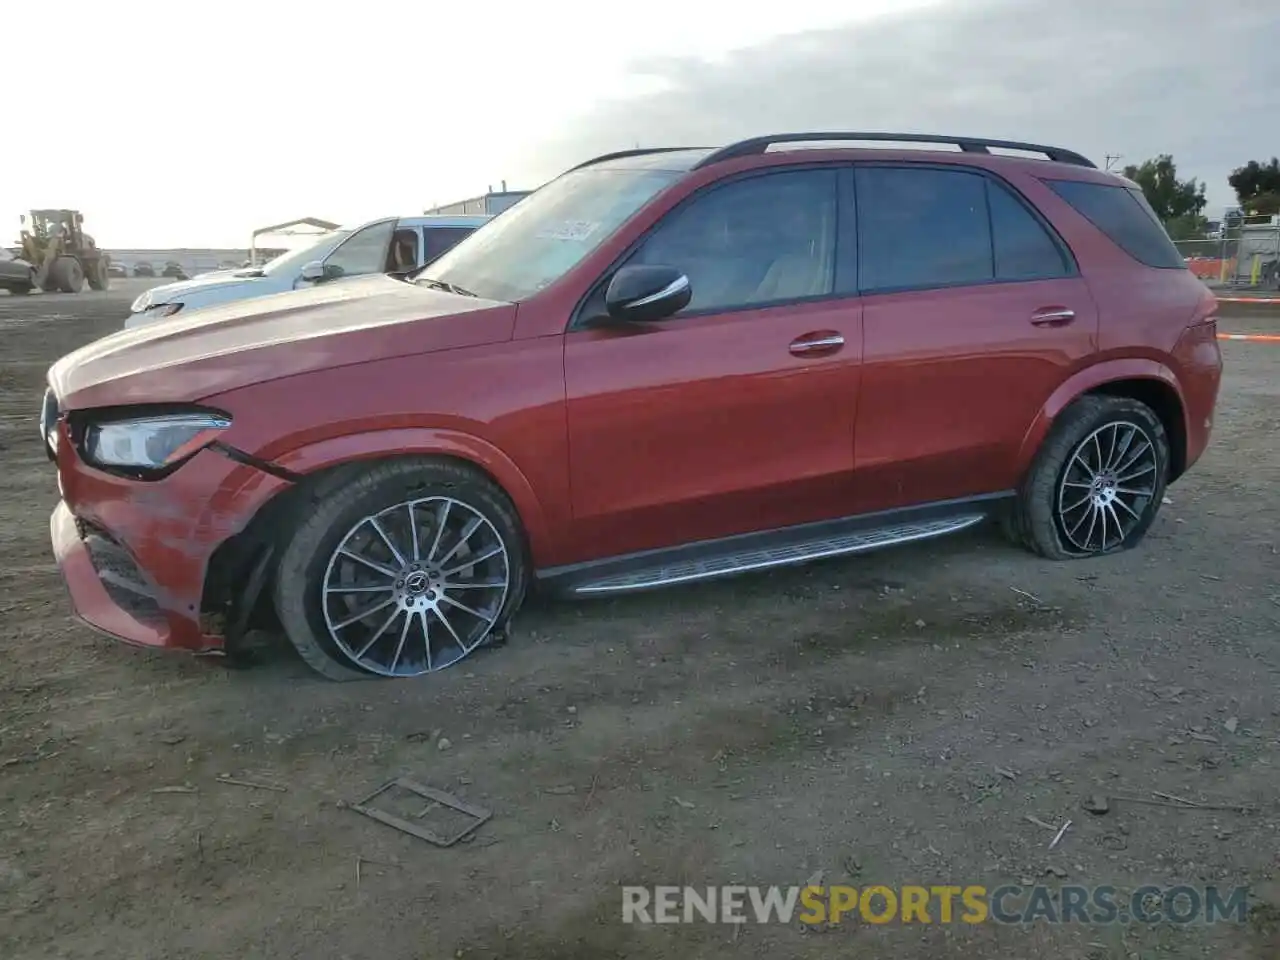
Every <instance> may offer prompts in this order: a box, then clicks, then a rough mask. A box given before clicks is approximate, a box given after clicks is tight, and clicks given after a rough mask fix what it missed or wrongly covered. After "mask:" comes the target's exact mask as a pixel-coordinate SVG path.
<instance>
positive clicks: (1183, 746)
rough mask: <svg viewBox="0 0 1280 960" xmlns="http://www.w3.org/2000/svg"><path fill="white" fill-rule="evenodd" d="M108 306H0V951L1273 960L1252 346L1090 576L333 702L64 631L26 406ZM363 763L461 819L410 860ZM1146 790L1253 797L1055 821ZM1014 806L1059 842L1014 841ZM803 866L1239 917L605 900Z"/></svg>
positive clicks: (905, 593)
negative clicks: (1209, 414)
mask: <svg viewBox="0 0 1280 960" xmlns="http://www.w3.org/2000/svg"><path fill="white" fill-rule="evenodd" d="M141 288H142V285H141V283H140V282H139V281H123V282H121V281H116V288H115V289H113V290H112V291H110V292H108V293H105V294H88V293H86V294H82V295H80V296H76V297H70V296H58V295H44V296H33V297H30V298H16V297H7V296H5V295H3V294H0V345H3V349H2V350H0V614H3V625H4V628H5V629H4V633H3V636H2V638H0V656H2V657H3V662H4V665H5V666H4V672H3V679H2V680H0V690H2V693H0V764H2V766H0V956H3V957H5V958H10V960H26V958H45V957H104V958H111V960H116V958H122V957H129V958H151V957H155V958H165V960H178V958H186V957H235V958H256V957H264V958H267V957H269V958H273V960H279V958H287V957H298V958H308V960H313V958H320V957H323V958H330V957H332V958H365V957H378V958H436V957H467V958H473V957H474V958H522V960H536V958H552V957H556V958H566V960H571V958H609V957H628V958H659V957H671V958H682V960H683V958H693V957H718V956H729V955H735V956H750V957H769V958H782V957H796V958H809V957H815V958H816V957H824V958H826V957H833V956H841V957H854V956H857V957H890V956H892V957H895V958H900V960H910V958H930V960H933V958H968V957H973V958H983V960H990V958H995V957H1026V956H1031V955H1037V956H1041V957H1045V958H1053V960H1080V958H1089V960H1120V958H1126V960H1130V958H1132V960H1147V958H1154V957H1161V958H1163V957H1209V956H1212V957H1215V958H1219V960H1232V958H1253V960H1261V958H1275V957H1277V956H1280V932H1278V929H1280V832H1278V831H1280V790H1278V789H1277V788H1278V787H1280V753H1278V752H1277V746H1278V745H1280V697H1278V695H1277V683H1278V682H1280V650H1278V649H1277V639H1278V638H1280V577H1278V576H1277V573H1280V494H1278V493H1277V489H1278V488H1277V482H1278V481H1280V346H1278V345H1275V344H1267V343H1225V344H1224V345H1223V350H1224V353H1225V356H1226V362H1227V373H1226V382H1225V386H1224V393H1223V397H1222V401H1221V406H1220V410H1219V419H1218V422H1217V426H1216V432H1215V436H1214V439H1213V443H1212V446H1211V449H1210V451H1209V452H1208V454H1207V455H1206V457H1205V458H1204V459H1203V460H1202V461H1201V463H1200V464H1199V465H1198V466H1197V467H1196V468H1195V470H1194V471H1193V472H1192V473H1191V474H1190V475H1189V476H1188V477H1186V478H1185V479H1184V480H1182V481H1180V482H1179V483H1177V484H1175V485H1174V486H1173V487H1172V488H1171V489H1170V491H1169V500H1170V501H1171V502H1170V503H1169V504H1168V505H1167V506H1165V508H1164V510H1163V512H1162V514H1161V516H1160V518H1159V519H1158V521H1157V523H1156V525H1155V526H1154V527H1153V529H1152V531H1151V533H1150V535H1149V537H1148V539H1147V541H1146V543H1145V544H1144V545H1143V546H1142V547H1141V548H1140V549H1137V550H1135V551H1131V552H1129V553H1128V554H1126V555H1123V556H1118V557H1115V558H1110V559H1106V560H1100V561H1092V562H1081V563H1065V564H1057V563H1051V562H1047V561H1040V560H1037V559H1036V558H1034V557H1032V556H1030V555H1028V554H1025V553H1022V552H1020V551H1019V550H1016V549H1014V548H1012V547H1009V546H1006V545H1004V543H1003V542H1002V541H1001V540H1000V539H999V537H998V536H997V535H995V534H994V533H993V532H991V531H986V530H984V531H982V532H978V533H974V534H972V535H964V536H960V537H956V538H953V539H950V540H945V541H938V542H935V543H932V544H926V545H919V546H916V547H908V548H900V549H896V550H892V551H886V552H881V553H876V554H870V555H865V556H862V557H859V558H855V559H850V560H844V561H838V562H830V563H824V564H821V565H817V566H813V567H809V568H807V569H793V570H790V571H786V572H780V573H775V574H772V575H764V576H754V577H749V578H745V579H738V580H734V581H726V582H722V583H719V584H714V585H703V586H698V587H689V588H684V589H675V590H670V591H667V592H665V593H661V594H650V595H646V596H643V597H635V598H630V599H619V600H614V601H594V602H591V603H581V604H564V605H541V606H536V607H534V608H532V609H529V610H528V611H527V613H526V615H524V616H523V617H522V619H521V620H520V621H519V622H518V624H517V635H516V637H515V638H514V639H513V641H512V643H511V644H510V645H509V646H508V647H506V648H505V649H500V650H497V651H492V652H487V653H484V654H482V655H477V656H475V657H473V658H472V659H471V660H469V661H467V662H466V663H465V664H463V665H460V666H459V667H457V668H456V669H454V670H452V671H449V672H447V673H445V674H442V675H440V676H438V677H435V678H431V679H429V680H427V681H425V682H406V683H390V682H386V681H372V682H369V683H357V684H333V683H329V682H326V681H324V680H322V679H320V678H318V677H316V676H314V675H313V674H311V673H310V671H309V670H308V669H306V668H305V667H304V666H303V665H302V664H301V662H300V661H299V660H298V659H297V658H296V657H295V656H293V655H292V654H291V653H290V652H288V651H287V650H286V649H284V648H282V647H280V646H279V645H276V646H272V647H269V648H268V649H267V651H266V655H265V660H264V662H263V663H262V664H260V665H258V666H255V667H253V668H251V669H248V670H230V669H227V668H226V667H223V666H219V665H217V664H216V663H211V662H209V661H202V660H196V659H193V658H189V657H187V656H185V655H172V654H154V653H149V652H146V651H140V650H137V649H132V648H128V647H125V646H123V645H120V644H117V643H114V642H112V641H109V640H107V639H104V638H101V637H98V636H96V635H95V634H93V633H91V632H89V631H88V630H86V629H83V628H81V627H79V626H77V625H75V624H74V623H73V622H72V621H71V619H70V618H69V616H68V604H67V600H66V597H65V595H64V593H63V589H62V586H61V584H60V582H59V579H58V576H57V573H56V571H55V568H54V566H53V564H52V562H51V555H50V551H49V545H48V530H47V522H46V521H47V515H48V512H49V510H50V509H51V508H52V506H53V504H54V500H55V497H56V493H55V486H54V475H53V471H52V468H51V466H50V464H49V463H48V462H47V461H46V460H45V458H44V455H43V453H42V451H41V448H40V444H39V439H38V436H37V430H36V420H35V417H36V414H37V409H38V401H39V395H40V391H41V389H42V386H43V381H44V376H45V371H46V369H47V367H48V365H49V364H50V363H51V362H52V361H53V360H54V359H56V358H57V357H58V356H59V355H61V354H63V353H65V352H66V351H68V350H70V349H72V348H74V347H76V346H78V345H80V344H83V343H85V342H87V341H89V340H90V339H92V338H94V337H97V336H101V335H104V334H106V333H109V332H111V331H112V330H114V329H116V328H117V327H118V326H119V324H120V322H121V321H122V320H123V317H124V315H125V313H126V311H127V304H128V302H129V300H130V299H131V298H132V297H133V296H134V295H135V294H136V293H137V291H138V290H139V289H141ZM1223 329H1224V330H1226V331H1244V332H1248V331H1257V332H1273V333H1275V332H1280V309H1275V308H1266V307H1250V308H1232V309H1231V310H1230V311H1226V312H1224V322H1223ZM446 740H447V741H448V744H447V745H446V743H445V741H446ZM446 746H447V749H446ZM223 775H230V776H231V777H233V778H237V779H243V780H252V781H258V782H270V783H273V784H278V785H283V786H284V787H285V788H286V789H284V790H264V789H254V788H248V787H244V786H240V785H236V784H229V783H224V782H221V781H219V780H218V779H217V778H218V777H220V776H223ZM396 776H410V777H413V778H415V779H417V780H419V781H422V782H425V783H428V784H431V785H434V786H437V787H439V788H441V789H445V790H449V791H452V792H454V793H455V794H457V795H459V796H463V797H465V798H467V799H469V800H471V801H473V802H475V803H478V804H482V805H484V806H487V807H489V808H491V809H492V810H493V811H494V814H493V819H492V820H491V821H490V822H489V823H487V824H485V825H484V826H482V827H481V828H480V829H479V830H478V832H477V833H476V834H475V836H474V839H473V840H472V841H471V842H467V843H460V844H458V845H456V846H454V847H451V848H448V849H441V848H437V847H434V846H431V845H429V844H427V843H424V842H423V841H421V840H419V839H416V838H413V837H410V836H407V835H404V834H401V833H399V832H397V831H395V830H393V829H391V828H389V827H387V826H384V825H382V824H379V823H376V822H374V821H372V820H370V819H367V818H365V817H362V816H360V815H359V814H358V813H356V812H354V811H352V810H350V809H348V808H346V807H345V804H346V803H349V802H351V801H355V800H358V799H360V798H361V797H363V796H364V795H366V794H368V793H369V792H371V791H372V790H373V789H374V788H376V787H377V786H379V785H381V784H382V783H383V782H385V781H387V780H388V779H390V778H392V777H396ZM173 788H178V789H177V790H175V789H173ZM1152 791H1163V792H1165V793H1168V794H1174V795H1177V796H1181V797H1189V798H1192V799H1194V800H1198V801H1202V802H1206V803H1217V804H1240V805H1251V806H1252V807H1253V808H1254V809H1253V810H1252V811H1246V812H1243V813H1240V812H1231V811H1225V810H1192V809H1185V808H1184V809H1175V808H1173V807H1168V806H1156V805H1136V804H1133V803H1128V802H1124V801H1121V800H1116V799H1112V800H1111V802H1110V812H1109V813H1107V814H1105V815H1101V816H1095V815H1093V814H1090V813H1088V812H1086V811H1085V810H1083V809H1082V801H1083V800H1084V799H1085V798H1086V797H1088V796H1089V795H1091V794H1104V795H1107V796H1111V797H1115V796H1116V795H1119V794H1127V795H1131V796H1140V797H1147V798H1151V797H1152ZM1028 816H1032V817H1035V818H1038V819H1039V820H1041V821H1043V822H1044V823H1045V824H1048V825H1049V826H1050V827H1056V826H1057V825H1059V824H1061V823H1062V822H1063V821H1065V820H1068V819H1069V820H1071V821H1073V824H1072V826H1071V828H1070V829H1069V830H1068V831H1067V832H1066V834H1065V835H1064V837H1063V839H1062V841H1061V842H1060V843H1059V845H1058V846H1057V847H1056V848H1055V849H1053V850H1052V851H1050V850H1049V849H1048V847H1049V842H1050V841H1051V840H1052V839H1053V836H1054V830H1053V829H1047V828H1046V827H1045V826H1042V825H1036V824H1035V823H1033V822H1031V821H1030V820H1029V819H1028ZM818 871H824V879H825V882H826V883H828V884H834V883H849V884H853V885H856V886H865V885H870V884H887V885H890V886H893V885H896V884H904V883H924V884H956V885H967V884H985V885H987V886H988V887H994V886H996V885H998V884H999V883H1002V882H1013V883H1018V882H1020V881H1026V880H1031V879H1038V880H1041V881H1043V882H1047V883H1051V884H1056V883H1059V882H1071V883H1082V884H1089V885H1092V884H1114V885H1116V886H1118V887H1120V888H1122V889H1131V888H1133V887H1136V886H1138V885H1140V884H1143V883H1154V884H1159V885H1163V886H1169V885H1171V884H1173V883H1176V882H1186V883H1190V884H1218V885H1220V886H1226V887H1230V886H1235V885H1237V884H1249V885H1250V897H1251V901H1250V902H1251V903H1252V904H1253V909H1252V911H1251V913H1250V916H1249V919H1248V921H1247V922H1246V923H1244V924H1235V923H1227V924H1217V925H1214V926H1204V925H1190V926H1183V927H1179V926H1177V925H1171V924H1162V925H1158V926H1154V927H1146V926H1142V925H1139V924H1130V925H1127V926H1109V927H1100V926H1082V925H1079V924H1075V925H1065V926H1050V925H1046V924H1044V923H1039V924H1034V925H1031V926H1027V927H1008V926H1000V925H997V924H981V925H977V926H970V925H965V924H952V925H941V924H936V925H932V926H924V925H906V926H904V925H901V924H898V923H892V924H888V925H885V926H868V925H865V924H859V923H845V924H841V925H840V926H838V927H834V928H830V929H822V928H817V929H815V928H807V927H804V926H803V925H802V924H800V923H798V922H797V923H792V924H790V925H758V924H748V925H746V926H745V927H743V928H741V929H739V930H737V932H736V935H735V931H734V929H732V928H730V927H728V926H720V925H708V924H704V923H694V924H688V925H686V924H677V925H674V926H647V927H645V926H636V925H624V924H623V923H622V922H621V893H620V891H619V885H620V884H625V883H639V884H677V885H681V884H691V885H705V884H728V883H735V882H737V883H747V884H799V883H803V882H804V881H805V880H806V879H807V878H810V877H812V876H813V875H814V874H815V873H817V872H818ZM1046 871H1051V872H1048V873H1047V872H1046ZM1052 871H1056V873H1055V872H1052ZM1064 876H1065V878H1066V880H1065V881H1063V877H1064Z"/></svg>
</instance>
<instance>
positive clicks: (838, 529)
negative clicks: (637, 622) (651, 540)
mask: <svg viewBox="0 0 1280 960" xmlns="http://www.w3.org/2000/svg"><path fill="white" fill-rule="evenodd" d="M1015 496H1016V493H1015V492H1014V491H1012V490H1008V491H1002V492H1000V493H992V494H984V495H982V496H978V497H965V498H963V499H959V500H944V501H941V502H938V503H930V504H925V505H923V506H919V507H908V508H903V509H898V510H885V511H881V512H878V513H868V514H861V515H858V516H853V517H842V518H840V519H838V520H823V521H820V522H818V523H806V524H801V525H799V526H794V527H783V528H782V529H780V530H767V531H763V532H760V533H747V534H740V535H738V536H733V537H725V538H722V539H719V540H701V541H698V542H696V543H688V544H683V545H681V546H678V547H668V548H662V549H658V550H646V551H644V552H642V553H632V554H626V555H624V556H620V557H609V558H606V559H604V560H591V561H587V562H585V563H575V564H569V565H566V566H561V567H548V568H547V569H545V570H539V571H537V573H536V574H535V577H536V581H537V585H538V588H539V590H540V591H543V590H544V591H546V592H548V593H553V594H560V595H567V596H572V597H593V596H612V595H615V594H620V593H634V592H638V591H641V590H655V589H659V588H662V587H669V586H674V585H676V584H681V583H694V582H697V581H701V580H713V579H718V578H720V577H729V576H735V575H737V574H741V573H749V572H751V571H755V570H769V569H772V568H774V567H784V566H791V565H793V564H800V563H808V562H809V561H811V560H819V559H823V558H825V557H839V556H845V555H847V554H853V553H864V552H866V551H869V550H878V549H881V548H882V547H891V546H896V545H897V544H902V543H911V542H913V541H915V540H928V539H931V538H933V537H941V536H945V535H946V534H949V533H958V532H959V531H961V530H965V529H968V528H969V527H972V526H975V525H976V524H979V523H981V522H982V521H984V520H986V519H988V518H989V517H991V516H993V515H994V514H995V512H996V510H997V509H999V507H1000V506H1001V505H1003V504H1004V503H1006V502H1008V501H1009V500H1010V499H1012V498H1013V497H1015Z"/></svg>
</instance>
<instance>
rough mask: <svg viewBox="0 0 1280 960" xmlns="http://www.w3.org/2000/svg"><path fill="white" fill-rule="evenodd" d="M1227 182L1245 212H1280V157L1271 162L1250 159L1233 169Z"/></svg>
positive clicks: (1273, 158)
mask: <svg viewBox="0 0 1280 960" xmlns="http://www.w3.org/2000/svg"><path fill="white" fill-rule="evenodd" d="M1227 183H1229V184H1231V189H1232V190H1234V191H1235V192H1236V199H1238V200H1239V201H1240V206H1241V207H1242V208H1243V209H1244V211H1245V213H1250V214H1253V213H1259V214H1271V213H1280V159H1277V158H1276V157H1272V158H1271V162H1270V163H1259V162H1258V161H1257V160H1250V161H1249V162H1248V163H1246V164H1245V165H1244V166H1243V167H1236V169H1234V170H1232V171H1231V176H1229V177H1227Z"/></svg>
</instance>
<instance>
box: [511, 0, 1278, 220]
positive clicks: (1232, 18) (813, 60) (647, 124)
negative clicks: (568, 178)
mask: <svg viewBox="0 0 1280 960" xmlns="http://www.w3.org/2000/svg"><path fill="white" fill-rule="evenodd" d="M1277 49H1280V6H1277V5H1276V4H1275V0H1236V2H1234V3H1232V4H1229V5H1227V6H1222V5H1218V4H1212V3H1210V2H1208V0H1070V2H1063V0H955V2H947V3H940V4H938V5H936V6H934V7H931V8H927V9H924V10H917V11H914V12H911V13H907V14H904V15H898V16H890V17H885V18H881V19H879V20H875V21H871V22H863V23H859V24H856V25H851V26H848V27H841V28H836V29H828V30H820V31H810V32H806V33H799V34H793V35H788V36H782V37H778V38H776V39H773V40H770V41H768V42H766V43H763V44H760V45H758V46H754V47H751V48H747V49H741V50H738V51H736V52H734V53H732V54H730V55H728V56H726V57H723V58H720V59H717V60H716V61H707V60H701V59H698V58H695V57H667V58H657V59H650V60H647V61H645V62H642V63H636V64H634V65H633V68H632V72H633V73H634V74H636V75H642V76H644V77H645V78H646V81H647V82H648V84H650V87H651V88H652V89H654V92H652V93H648V94H646V95H643V96H639V97H636V98H633V99H629V100H625V101H609V102H605V103H602V104H600V105H598V106H597V107H596V108H595V109H594V110H592V111H590V112H589V113H587V114H586V115H585V116H583V117H582V118H580V119H579V120H578V121H577V122H575V123H574V125H573V128H572V129H562V130H559V131H554V132H553V133H552V134H551V135H550V136H548V137H547V138H546V139H545V140H544V141H542V142H540V143H536V144H531V145H530V148H529V150H528V151H527V153H526V154H525V156H524V158H523V161H522V163H521V164H520V166H521V167H522V168H523V169H524V170H525V171H527V172H528V173H529V174H531V175H532V179H533V182H535V183H536V182H541V181H542V180H544V179H546V178H548V177H551V176H554V175H555V174H557V173H559V172H560V171H561V170H563V169H565V168H567V167H568V166H571V165H572V164H574V163H577V162H579V161H581V160H583V159H586V158H588V157H590V156H593V155H595V154H599V153H605V152H608V151H610V150H616V149H625V148H628V147H632V146H634V145H635V144H636V143H639V144H641V145H642V146H650V145H672V144H678V145H686V146H714V145H717V144H721V143H725V142H729V141H732V140H735V139H739V138H743V137H748V136H753V135H756V134H761V133H774V132H783V131H804V130H892V131H897V132H923V133H941V134H948V135H956V136H958V135H972V136H985V137H991V138H999V139H1011V140H1030V141H1035V142H1040V143H1048V144H1054V145H1058V146H1063V147H1068V148H1072V149H1075V150H1078V151H1080V152H1083V153H1084V154H1085V155H1086V156H1089V157H1091V158H1092V159H1093V160H1094V161H1095V162H1096V163H1097V164H1098V165H1099V166H1102V163H1103V157H1104V156H1105V155H1106V154H1109V153H1111V154H1114V153H1119V154H1122V155H1123V158H1124V159H1123V160H1122V161H1121V163H1122V164H1123V163H1136V162H1139V161H1141V160H1143V159H1146V158H1147V157H1151V156H1154V155H1156V154H1159V153H1171V154H1173V156H1174V159H1175V161H1176V162H1177V164H1178V170H1179V173H1180V175H1182V176H1184V177H1185V176H1195V177H1198V178H1200V179H1201V180H1203V181H1205V182H1206V183H1207V184H1208V188H1209V190H1208V192H1209V200H1210V208H1209V211H1208V212H1209V213H1210V214H1213V213H1216V212H1217V211H1218V210H1220V209H1221V208H1222V207H1223V206H1224V205H1226V204H1228V203H1231V202H1233V199H1234V198H1233V197H1232V194H1231V191H1230V188H1229V187H1228V186H1227V183H1226V178H1227V175H1228V173H1229V172H1230V170H1231V169H1232V168H1234V167H1236V166H1239V165H1241V164H1243V163H1245V162H1247V161H1248V160H1250V159H1255V158H1258V159H1265V158H1267V157H1270V156H1272V155H1273V154H1275V153H1277V152H1280V149H1278V148H1277V145H1276V141H1275V135H1274V131H1275V121H1276V118H1277V117H1280V57H1277V56H1276V54H1275V51H1276V50H1277Z"/></svg>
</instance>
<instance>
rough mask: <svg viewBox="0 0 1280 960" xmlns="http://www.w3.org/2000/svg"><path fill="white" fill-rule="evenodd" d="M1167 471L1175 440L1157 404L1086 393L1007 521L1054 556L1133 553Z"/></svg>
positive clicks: (1056, 432)
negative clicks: (1154, 406) (1154, 408)
mask: <svg viewBox="0 0 1280 960" xmlns="http://www.w3.org/2000/svg"><path fill="white" fill-rule="evenodd" d="M1168 471H1169V438H1168V435H1167V434H1166V432H1165V429H1164V425H1163V424H1162V423H1161V422H1160V418H1159V417H1157V416H1156V415H1155V413H1154V412H1153V411H1152V410H1151V408H1150V407H1148V406H1147V405H1146V404H1143V403H1140V402H1139V401H1137V400H1132V399H1129V398H1127V397H1106V396H1088V397H1082V398H1080V399H1079V400H1077V401H1076V402H1075V403H1073V404H1072V405H1071V406H1070V407H1068V408H1067V409H1066V410H1065V411H1063V413H1062V414H1061V415H1060V416H1059V418H1058V422H1057V423H1056V424H1055V426H1054V429H1053V430H1052V431H1051V432H1050V435H1049V437H1048V439H1047V440H1046V441H1045V443H1044V446H1043V447H1041V449H1040V452H1039V453H1038V454H1037V456H1036V459H1035V462H1034V464H1033V465H1032V467H1031V470H1030V472H1029V473H1028V475H1027V478H1026V480H1025V481H1024V483H1023V485H1022V489H1021V490H1020V491H1019V493H1018V498H1017V501H1016V502H1015V503H1014V505H1013V506H1012V507H1011V508H1010V510H1009V511H1008V512H1007V513H1006V514H1005V516H1003V517H1002V518H1001V522H1002V526H1003V527H1004V530H1005V533H1006V534H1007V535H1008V536H1009V537H1010V538H1011V539H1012V540H1014V541H1015V542H1016V543H1018V544H1020V545H1022V546H1024V547H1026V548H1028V549H1029V550H1032V551H1034V552H1035V553H1038V554H1040V555H1041V556H1044V557H1048V558H1049V559H1051V560H1069V559H1077V558H1082V557H1092V556H1099V555H1101V554H1108V553H1117V552H1119V551H1121V550H1127V549H1129V548H1130V547H1133V546H1135V545H1137V544H1138V543H1139V542H1141V540H1142V538H1143V537H1145V536H1146V533H1147V530H1148V529H1149V528H1150V527H1151V524H1152V522H1153V521H1154V520H1155V518H1156V514H1157V513H1158V512H1159V510H1160V505H1161V503H1162V502H1163V500H1164V490H1165V484H1166V482H1167V479H1168Z"/></svg>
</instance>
